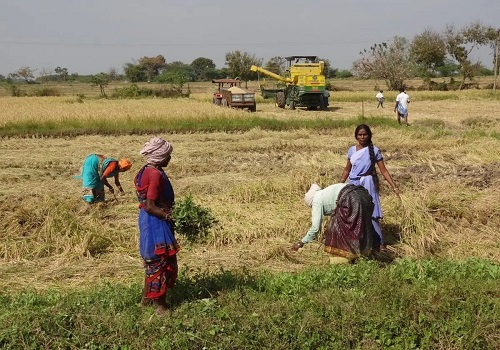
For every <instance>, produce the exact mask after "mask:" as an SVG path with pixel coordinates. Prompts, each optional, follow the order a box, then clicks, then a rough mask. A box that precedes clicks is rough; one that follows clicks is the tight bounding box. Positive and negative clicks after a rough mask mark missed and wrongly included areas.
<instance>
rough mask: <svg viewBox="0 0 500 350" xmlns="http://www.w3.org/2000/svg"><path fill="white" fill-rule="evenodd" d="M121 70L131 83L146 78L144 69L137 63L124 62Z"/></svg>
mask: <svg viewBox="0 0 500 350" xmlns="http://www.w3.org/2000/svg"><path fill="white" fill-rule="evenodd" d="M123 72H124V73H125V76H126V77H127V79H128V80H129V81H130V82H131V83H137V82H140V81H146V80H147V73H146V69H145V68H144V67H143V66H141V65H139V64H133V63H126V64H125V65H124V66H123Z"/></svg>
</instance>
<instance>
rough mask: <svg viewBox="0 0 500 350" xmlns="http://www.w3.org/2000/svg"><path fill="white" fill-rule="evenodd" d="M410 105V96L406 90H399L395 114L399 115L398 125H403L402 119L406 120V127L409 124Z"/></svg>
mask: <svg viewBox="0 0 500 350" xmlns="http://www.w3.org/2000/svg"><path fill="white" fill-rule="evenodd" d="M409 103H410V96H408V94H407V93H406V92H405V89H404V88H401V89H399V95H398V96H396V105H395V106H394V112H395V113H397V114H398V123H399V124H400V125H401V119H402V118H404V120H405V124H406V126H410V124H408V104H409Z"/></svg>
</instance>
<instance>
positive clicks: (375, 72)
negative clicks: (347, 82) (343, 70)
mask: <svg viewBox="0 0 500 350" xmlns="http://www.w3.org/2000/svg"><path fill="white" fill-rule="evenodd" d="M360 54H361V55H362V56H363V57H362V58H361V59H359V60H357V61H355V62H354V64H353V71H354V73H355V74H356V75H357V76H359V77H361V78H375V79H384V80H386V82H387V86H388V87H389V89H391V90H397V89H399V88H401V87H402V86H403V82H404V80H405V79H409V78H412V77H414V76H415V72H416V63H415V62H414V60H413V59H412V57H411V55H410V50H409V44H408V40H406V39H405V38H402V37H397V36H396V37H394V38H393V40H392V42H390V43H385V42H384V43H381V44H374V45H373V46H372V47H370V49H369V50H364V51H363V52H360Z"/></svg>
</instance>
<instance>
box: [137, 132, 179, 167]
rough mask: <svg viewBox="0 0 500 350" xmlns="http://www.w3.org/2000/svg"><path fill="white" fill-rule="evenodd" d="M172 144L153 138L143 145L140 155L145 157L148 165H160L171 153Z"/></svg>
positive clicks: (159, 138)
mask: <svg viewBox="0 0 500 350" xmlns="http://www.w3.org/2000/svg"><path fill="white" fill-rule="evenodd" d="M172 150H173V147H172V144H171V143H170V142H168V141H165V140H164V139H162V138H161V137H153V138H151V140H149V141H148V142H146V143H145V144H144V147H143V148H142V149H141V152H140V153H141V154H142V155H143V156H145V157H146V158H147V160H148V163H149V164H161V163H163V162H164V161H165V160H166V159H167V158H168V157H169V156H170V154H171V153H172Z"/></svg>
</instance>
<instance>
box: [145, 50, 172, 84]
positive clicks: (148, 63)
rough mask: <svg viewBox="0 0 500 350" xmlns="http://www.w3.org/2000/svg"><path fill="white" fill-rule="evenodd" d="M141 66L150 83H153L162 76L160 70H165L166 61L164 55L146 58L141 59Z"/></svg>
mask: <svg viewBox="0 0 500 350" xmlns="http://www.w3.org/2000/svg"><path fill="white" fill-rule="evenodd" d="M139 65H140V66H142V67H143V68H144V69H145V71H146V75H147V77H148V81H153V80H154V79H155V78H156V77H157V76H158V75H159V74H160V70H162V69H163V68H165V65H166V61H165V57H163V55H158V56H156V57H147V56H144V57H142V58H141V59H139Z"/></svg>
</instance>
